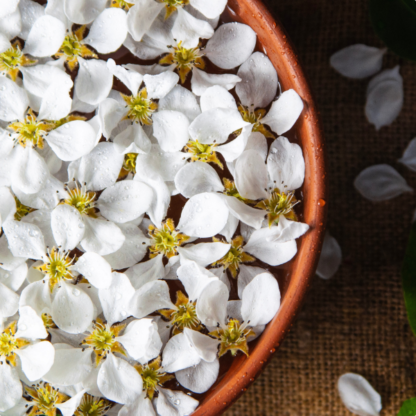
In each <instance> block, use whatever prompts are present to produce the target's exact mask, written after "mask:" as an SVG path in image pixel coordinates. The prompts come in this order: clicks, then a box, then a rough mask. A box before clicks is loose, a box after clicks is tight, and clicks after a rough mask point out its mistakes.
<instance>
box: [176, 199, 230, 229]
mask: <svg viewBox="0 0 416 416" xmlns="http://www.w3.org/2000/svg"><path fill="white" fill-rule="evenodd" d="M228 215H229V211H228V208H227V206H226V204H225V203H224V202H223V200H222V199H221V198H220V197H219V196H218V195H216V194H213V193H202V194H198V195H195V196H193V197H192V198H190V199H189V200H188V201H187V203H186V204H185V206H184V208H183V210H182V214H181V219H180V221H179V224H178V229H180V230H181V231H182V232H183V233H185V234H186V235H189V236H191V237H212V236H214V235H215V234H218V233H219V232H220V231H221V230H222V229H223V228H224V226H225V224H226V223H227V220H228Z"/></svg>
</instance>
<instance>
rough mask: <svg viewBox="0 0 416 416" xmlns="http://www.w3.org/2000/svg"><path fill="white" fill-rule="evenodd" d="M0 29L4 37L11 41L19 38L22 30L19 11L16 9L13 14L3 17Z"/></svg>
mask: <svg viewBox="0 0 416 416" xmlns="http://www.w3.org/2000/svg"><path fill="white" fill-rule="evenodd" d="M6 1H7V0H6ZM0 27H1V32H2V33H3V35H5V36H6V37H7V38H8V39H9V40H12V39H13V38H15V37H16V36H18V35H19V33H20V32H21V30H22V20H21V17H20V11H19V9H16V10H15V11H14V12H13V13H10V14H8V15H7V16H4V17H1V18H0Z"/></svg>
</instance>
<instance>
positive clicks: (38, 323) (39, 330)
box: [15, 306, 48, 340]
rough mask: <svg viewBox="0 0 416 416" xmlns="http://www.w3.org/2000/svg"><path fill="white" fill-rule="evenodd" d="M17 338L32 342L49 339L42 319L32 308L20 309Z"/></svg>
mask: <svg viewBox="0 0 416 416" xmlns="http://www.w3.org/2000/svg"><path fill="white" fill-rule="evenodd" d="M15 336H16V338H26V339H32V340H37V339H45V338H47V337H48V333H47V331H46V329H45V325H44V323H43V320H42V318H41V317H40V316H39V315H38V314H37V313H36V311H35V310H34V309H33V308H31V307H30V306H22V307H21V308H20V309H19V321H18V322H17V331H16V334H15Z"/></svg>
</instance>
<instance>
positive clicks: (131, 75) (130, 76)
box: [107, 59, 143, 95]
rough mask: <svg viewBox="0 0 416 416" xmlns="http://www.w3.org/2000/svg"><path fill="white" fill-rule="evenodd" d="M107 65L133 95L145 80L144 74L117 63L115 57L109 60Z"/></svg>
mask: <svg viewBox="0 0 416 416" xmlns="http://www.w3.org/2000/svg"><path fill="white" fill-rule="evenodd" d="M107 67H108V69H109V70H110V72H111V73H112V74H113V75H114V76H115V77H117V78H118V79H119V80H120V81H121V82H122V83H123V84H124V85H125V86H126V87H127V88H128V89H129V90H130V91H131V93H132V94H133V95H136V94H137V92H138V90H139V87H140V84H141V83H142V82H143V76H142V75H141V74H139V73H138V72H136V71H129V70H128V69H125V68H124V67H122V66H121V65H116V63H115V61H114V59H109V60H108V61H107Z"/></svg>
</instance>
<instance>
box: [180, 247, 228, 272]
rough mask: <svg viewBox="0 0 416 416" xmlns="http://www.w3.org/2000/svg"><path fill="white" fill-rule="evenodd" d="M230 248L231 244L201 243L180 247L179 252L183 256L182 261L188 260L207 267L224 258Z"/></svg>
mask: <svg viewBox="0 0 416 416" xmlns="http://www.w3.org/2000/svg"><path fill="white" fill-rule="evenodd" d="M230 248H231V245H230V244H224V243H199V244H188V245H186V246H185V247H178V249H177V250H178V253H179V254H180V255H181V261H182V259H187V260H191V261H195V262H196V263H198V264H199V265H201V266H203V267H206V266H208V265H209V264H211V263H214V262H215V261H217V260H219V259H221V258H222V257H224V256H225V255H226V254H227V253H228V251H229V249H230Z"/></svg>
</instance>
